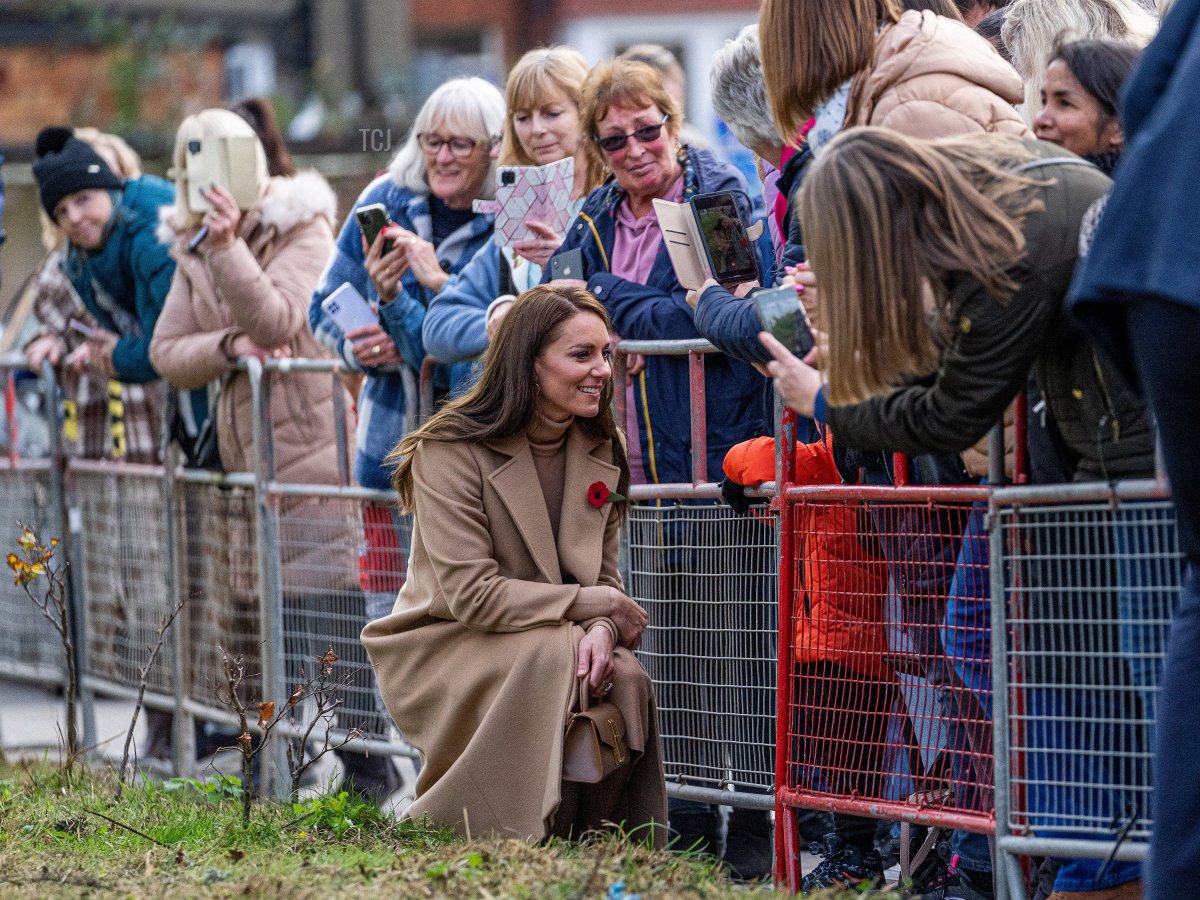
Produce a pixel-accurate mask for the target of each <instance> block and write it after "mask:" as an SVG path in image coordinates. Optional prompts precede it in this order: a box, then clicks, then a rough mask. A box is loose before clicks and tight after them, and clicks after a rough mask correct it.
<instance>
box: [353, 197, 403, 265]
mask: <svg viewBox="0 0 1200 900" xmlns="http://www.w3.org/2000/svg"><path fill="white" fill-rule="evenodd" d="M354 218H355V219H357V220H358V227H359V228H361V229H362V233H363V237H364V238H366V239H367V247H368V248H369V247H370V246H371V245H372V244H374V243H375V239H376V238H377V237H379V232H381V231H383V229H385V228H387V227H388V226H389V225H391V224H392V219H391V217H390V216H389V215H388V212H387V207H386V206H384V205H383V204H382V203H371V204H368V205H367V206H360V207H359V208H358V209H356V210H355V211H354ZM394 244H395V242H394V241H393V240H392V239H391V238H384V240H383V252H384V253H391V252H392V247H393V246H394Z"/></svg>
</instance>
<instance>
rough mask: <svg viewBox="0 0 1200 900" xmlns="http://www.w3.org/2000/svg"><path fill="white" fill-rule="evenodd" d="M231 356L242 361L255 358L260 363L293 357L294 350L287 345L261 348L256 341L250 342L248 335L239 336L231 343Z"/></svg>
mask: <svg viewBox="0 0 1200 900" xmlns="http://www.w3.org/2000/svg"><path fill="white" fill-rule="evenodd" d="M229 355H230V356H232V357H233V358H234V359H241V358H242V357H243V356H253V357H254V358H255V359H257V360H258V361H259V362H266V361H267V360H268V359H284V358H286V357H289V356H291V355H292V350H291V348H290V347H289V346H288V345H287V344H282V345H280V346H278V347H260V346H259V345H258V344H256V343H254V341H252V340H250V336H249V335H247V334H237V335H235V336H234V338H233V340H232V341H230V342H229Z"/></svg>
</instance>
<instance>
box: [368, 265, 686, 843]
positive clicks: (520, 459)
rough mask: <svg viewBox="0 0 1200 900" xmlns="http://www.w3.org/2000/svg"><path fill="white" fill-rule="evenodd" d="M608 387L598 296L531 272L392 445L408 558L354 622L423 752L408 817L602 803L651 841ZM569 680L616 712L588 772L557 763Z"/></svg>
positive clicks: (651, 753)
mask: <svg viewBox="0 0 1200 900" xmlns="http://www.w3.org/2000/svg"><path fill="white" fill-rule="evenodd" d="M612 390H613V388H612V369H611V363H610V351H609V341H608V316H607V315H606V314H605V312H604V308H603V307H602V306H600V304H599V303H597V302H596V300H595V298H593V297H592V296H591V295H590V294H589V293H588V292H586V291H583V290H579V289H576V288H570V287H565V288H564V287H555V286H540V287H535V288H533V289H532V290H530V291H527V292H526V293H524V294H522V295H521V297H520V298H518V300H517V301H516V302H515V303H514V304H513V307H512V309H511V310H510V311H509V312H508V314H507V315H506V316H505V318H504V321H503V322H502V323H501V325H500V329H499V331H498V333H497V335H496V339H495V341H494V342H493V345H492V349H491V350H490V351H489V353H488V356H487V360H486V363H485V365H484V370H483V374H482V376H481V377H480V380H479V381H478V383H477V384H476V385H475V386H474V387H473V388H472V389H471V390H470V391H469V392H468V393H467V394H466V395H465V396H463V397H461V398H458V399H456V400H452V401H451V402H449V403H447V404H446V405H445V406H444V407H443V408H442V409H441V410H440V411H439V412H438V413H437V414H435V415H434V417H433V418H432V419H430V421H429V422H428V423H426V424H425V425H424V426H423V427H422V428H421V429H419V430H418V431H416V432H414V433H413V434H411V435H409V436H408V437H407V438H405V439H404V440H403V441H402V442H401V443H400V445H399V446H398V447H397V448H396V450H395V452H394V453H393V454H392V457H391V459H392V460H393V461H395V462H396V463H397V464H398V465H397V468H396V476H395V484H396V489H397V491H398V492H399V495H400V504H401V506H402V508H404V509H405V510H406V511H409V512H411V513H412V514H413V515H414V518H415V525H414V530H413V553H412V563H411V566H410V568H409V576H408V580H407V581H406V582H405V584H404V587H403V589H402V590H401V591H400V596H399V597H398V598H397V600H396V607H395V610H394V612H393V613H392V615H390V616H388V617H386V618H383V619H378V620H376V621H374V622H371V623H370V624H369V625H368V626H367V627H366V629H365V630H364V631H363V635H362V639H363V643H364V644H365V645H366V647H367V650H368V651H369V653H370V655H371V660H372V662H373V663H374V665H375V669H376V671H377V672H378V673H379V677H380V683H381V686H382V688H383V694H384V697H385V699H386V701H387V704H388V708H389V709H390V710H391V711H392V714H393V715H394V716H395V719H396V722H397V724H398V725H399V726H400V729H401V731H403V733H404V734H405V736H406V737H407V738H408V739H409V740H410V741H411V742H412V744H413V745H414V746H415V747H417V748H418V749H419V750H420V751H421V758H422V761H423V766H422V769H421V774H420V776H419V778H418V779H417V797H416V800H415V801H414V802H413V805H412V807H411V808H410V809H409V811H408V815H409V816H410V817H412V818H419V817H421V816H424V815H429V816H431V817H432V818H433V820H434V821H435V822H436V823H437V824H439V825H444V826H449V827H452V828H455V829H457V830H458V831H461V832H464V833H469V834H472V835H474V836H476V837H478V836H479V835H483V834H499V835H505V836H513V837H517V838H522V839H527V840H541V839H543V838H545V837H547V836H548V835H558V836H560V837H572V838H580V837H582V836H583V835H584V834H585V833H586V832H588V831H590V830H594V829H597V828H601V827H604V826H605V825H606V824H607V823H609V822H613V823H617V824H620V825H621V826H622V827H623V828H624V829H625V831H626V833H628V834H631V835H633V836H634V837H635V838H637V839H639V840H643V839H645V840H652V841H653V842H654V843H656V844H657V845H659V846H661V844H662V843H663V842H664V839H665V834H664V829H663V828H661V827H658V828H656V827H654V824H655V823H658V824H660V825H661V824H662V823H663V822H664V820H665V818H666V795H665V786H664V784H663V771H662V762H661V755H660V750H659V737H658V721H657V715H656V711H655V702H654V694H653V691H652V689H651V685H650V680H649V678H648V677H647V676H646V673H645V672H644V671H643V670H642V668H641V666H640V665H639V664H638V662H637V660H636V659H635V658H634V657H633V655H632V653H630V651H629V648H632V647H636V646H637V643H638V640H639V639H640V637H641V635H642V630H643V628H644V627H645V624H646V613H645V612H644V611H643V610H642V609H641V607H639V606H638V605H637V604H636V603H635V602H634V601H632V600H630V599H629V598H628V597H627V596H625V594H624V592H623V589H622V585H621V578H620V575H619V574H618V569H617V551H618V543H619V534H620V527H621V520H622V518H623V517H624V499H623V498H618V495H619V494H621V493H623V492H625V491H626V490H628V484H629V469H628V465H627V463H626V461H625V452H624V449H623V446H622V438H621V435H620V433H619V432H618V430H617V428H616V425H615V424H614V422H613V418H612V413H611V411H610V407H609V403H610V401H611V399H612ZM613 501H615V502H613ZM581 689H583V690H585V691H586V692H587V693H590V695H591V697H592V702H597V701H601V700H608V701H611V702H612V703H615V704H616V705H617V707H619V709H620V710H621V713H622V714H623V716H624V720H625V725H626V733H625V737H624V740H623V741H622V742H618V743H620V744H622V746H623V748H624V750H625V751H626V752H625V753H623V754H622V755H623V756H624V757H625V761H624V763H623V764H622V765H620V766H618V767H617V768H616V769H615V770H614V771H612V772H611V774H609V775H608V776H607V777H605V778H604V779H603V780H601V781H600V782H598V783H596V784H585V783H579V782H575V781H565V780H564V779H563V772H562V765H563V752H564V751H563V746H564V740H563V734H564V728H565V726H566V723H567V718H568V716H569V714H570V712H571V710H572V709H573V708H574V707H575V704H576V703H577V702H578V701H579V700H580V699H582V698H581V697H580V696H579V694H580V691H581ZM647 826H649V830H647Z"/></svg>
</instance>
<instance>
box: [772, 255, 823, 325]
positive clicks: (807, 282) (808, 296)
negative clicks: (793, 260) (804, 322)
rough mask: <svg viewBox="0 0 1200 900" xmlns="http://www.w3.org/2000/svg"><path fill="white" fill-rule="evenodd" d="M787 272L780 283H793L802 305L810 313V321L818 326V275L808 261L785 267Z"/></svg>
mask: <svg viewBox="0 0 1200 900" xmlns="http://www.w3.org/2000/svg"><path fill="white" fill-rule="evenodd" d="M784 271H785V272H787V274H786V275H785V276H784V277H783V278H782V280H780V282H779V285H780V287H782V286H783V285H785V284H789V285H792V286H793V287H795V288H796V295H797V296H798V297H799V298H800V305H801V306H803V307H804V311H805V312H806V313H808V321H809V323H810V324H811V325H812V327H813V328H816V327H817V276H816V275H814V274H813V273H812V269H810V268H809V267H808V263H800V265H798V266H787V267H785V268H784Z"/></svg>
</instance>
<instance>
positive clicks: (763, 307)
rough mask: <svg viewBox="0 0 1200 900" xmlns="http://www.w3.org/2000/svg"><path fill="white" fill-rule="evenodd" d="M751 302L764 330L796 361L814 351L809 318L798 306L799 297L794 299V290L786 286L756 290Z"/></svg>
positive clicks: (802, 308)
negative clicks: (756, 309) (790, 353)
mask: <svg viewBox="0 0 1200 900" xmlns="http://www.w3.org/2000/svg"><path fill="white" fill-rule="evenodd" d="M750 299H751V300H753V301H754V305H755V306H756V307H758V317H759V318H760V319H761V320H762V324H763V330H764V331H769V332H771V334H773V335H774V336H775V339H776V340H777V341H779V343H781V344H783V346H785V347H787V348H788V349H789V350H791V351H792V353H793V354H795V355H796V356H797V357H798V358H800V359H803V358H804V357H806V356H807V355H808V351H810V350H811V349H812V348H813V344H814V340H813V333H812V327H811V326H810V325H809V324H808V315H807V314H806V313H805V312H804V307H803V306H801V305H800V298H799V297H797V296H796V289H795V288H794V287H792V286H791V285H785V286H784V287H777V288H769V289H767V290H764V291H755V292H754V293H753V294H751V295H750Z"/></svg>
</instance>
